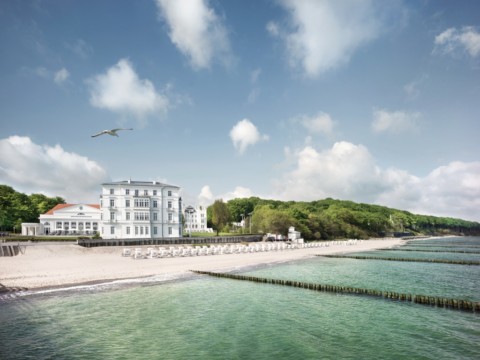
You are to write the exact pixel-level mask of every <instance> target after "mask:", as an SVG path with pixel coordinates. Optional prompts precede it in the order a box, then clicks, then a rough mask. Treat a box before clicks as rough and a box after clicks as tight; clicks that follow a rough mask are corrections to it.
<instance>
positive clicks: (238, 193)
mask: <svg viewBox="0 0 480 360" xmlns="http://www.w3.org/2000/svg"><path fill="white" fill-rule="evenodd" d="M251 196H254V195H253V192H252V190H250V189H249V188H246V187H243V186H236V187H235V189H234V190H233V191H229V192H227V193H225V194H223V195H222V196H220V198H221V199H223V201H229V200H232V199H243V198H249V197H251Z"/></svg>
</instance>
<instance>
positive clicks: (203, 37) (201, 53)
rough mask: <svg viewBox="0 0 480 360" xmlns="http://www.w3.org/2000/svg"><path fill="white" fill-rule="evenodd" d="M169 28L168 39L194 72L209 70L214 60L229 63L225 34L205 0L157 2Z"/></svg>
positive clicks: (228, 49) (158, 0)
mask: <svg viewBox="0 0 480 360" xmlns="http://www.w3.org/2000/svg"><path fill="white" fill-rule="evenodd" d="M156 3H157V7H158V9H159V10H160V13H161V16H162V17H163V18H164V19H165V21H166V22H167V24H168V26H169V28H170V33H169V36H170V40H171V41H172V43H173V44H175V46H176V47H177V48H178V49H179V50H180V51H181V52H182V53H183V54H184V55H185V56H187V57H188V58H189V61H190V64H191V65H192V67H193V68H195V69H202V68H209V67H210V64H211V62H212V61H213V59H214V58H218V59H219V60H221V61H222V62H224V63H225V64H226V65H227V64H228V62H229V61H230V58H231V54H230V44H229V40H228V34H227V30H226V28H225V26H224V25H223V23H222V21H221V19H220V18H219V17H218V16H217V15H216V14H215V11H214V10H213V9H212V8H210V7H209V6H208V0H182V1H170V0H157V1H156Z"/></svg>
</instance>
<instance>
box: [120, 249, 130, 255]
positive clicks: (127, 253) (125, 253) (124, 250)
mask: <svg viewBox="0 0 480 360" xmlns="http://www.w3.org/2000/svg"><path fill="white" fill-rule="evenodd" d="M122 256H132V249H130V248H124V249H123V251H122Z"/></svg>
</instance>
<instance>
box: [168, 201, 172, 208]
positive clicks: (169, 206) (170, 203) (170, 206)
mask: <svg viewBox="0 0 480 360" xmlns="http://www.w3.org/2000/svg"><path fill="white" fill-rule="evenodd" d="M168 208H169V209H172V202H171V201H169V202H168Z"/></svg>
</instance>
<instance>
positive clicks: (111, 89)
mask: <svg viewBox="0 0 480 360" xmlns="http://www.w3.org/2000/svg"><path fill="white" fill-rule="evenodd" d="M87 84H88V85H89V87H90V103H91V104H92V105H93V106H95V107H98V108H101V109H107V110H110V111H114V112H117V113H121V114H129V115H134V116H135V117H137V118H138V119H143V118H144V117H145V116H147V115H151V114H156V113H162V112H166V111H167V109H168V107H169V100H168V98H167V97H166V96H165V95H162V94H160V93H158V92H157V91H156V89H155V86H154V85H153V84H152V82H151V81H150V80H147V79H143V80H142V79H140V78H139V77H138V75H137V73H136V72H135V70H134V69H133V67H132V65H131V63H130V62H129V61H128V60H127V59H121V60H120V61H119V62H118V63H117V64H115V65H114V66H112V67H111V68H109V69H108V70H107V72H106V73H105V74H99V75H96V76H94V77H92V78H90V79H88V80H87Z"/></svg>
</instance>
